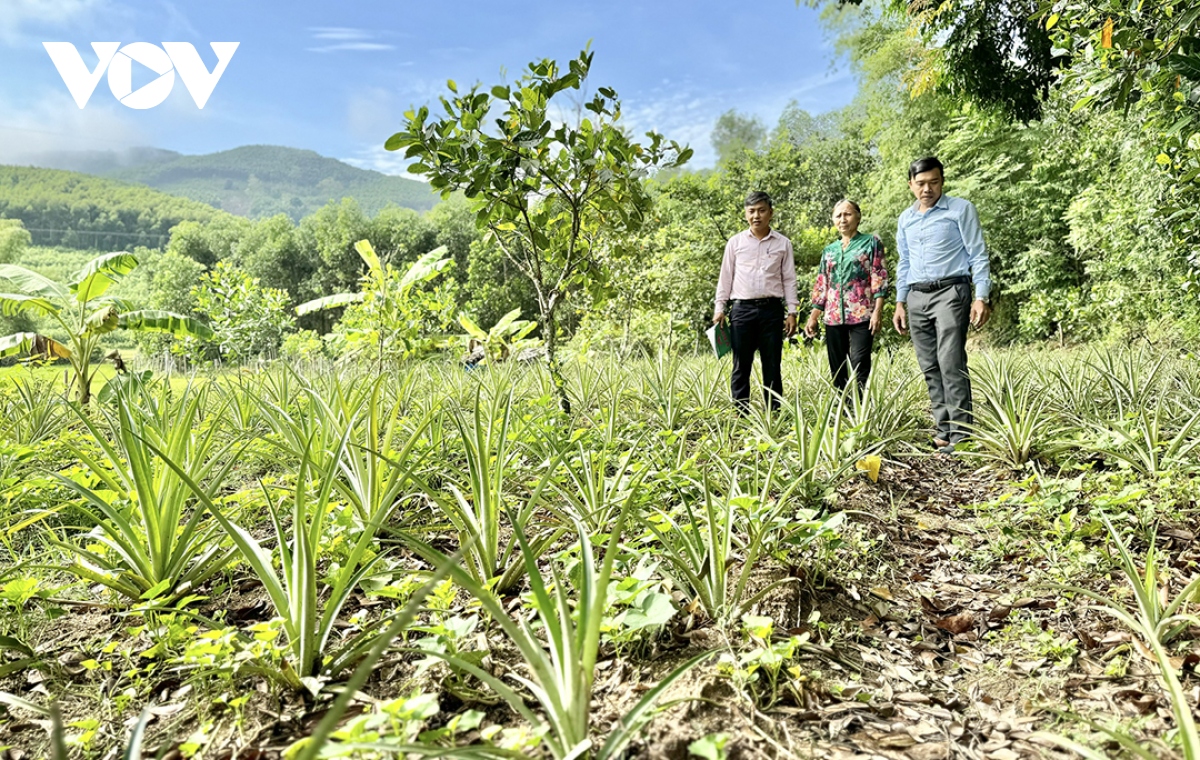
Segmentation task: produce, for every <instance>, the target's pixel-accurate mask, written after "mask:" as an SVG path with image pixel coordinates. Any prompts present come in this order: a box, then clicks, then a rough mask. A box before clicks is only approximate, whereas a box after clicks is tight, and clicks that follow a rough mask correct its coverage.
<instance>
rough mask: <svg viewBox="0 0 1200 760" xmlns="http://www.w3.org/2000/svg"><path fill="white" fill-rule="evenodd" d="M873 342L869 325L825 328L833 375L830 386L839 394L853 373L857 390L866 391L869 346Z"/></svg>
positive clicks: (869, 367) (826, 348)
mask: <svg viewBox="0 0 1200 760" xmlns="http://www.w3.org/2000/svg"><path fill="white" fill-rule="evenodd" d="M874 342H875V336H873V335H871V323H870V322H860V323H858V324H856V325H826V326H825V351H826V353H828V354H829V371H830V372H832V373H833V384H834V386H836V387H837V389H838V390H842V389H843V388H845V387H846V383H847V382H849V380H850V370H852V369H853V370H854V376H855V378H857V380H858V387H859V389H862V388H865V387H866V385H867V376H868V375H870V374H871V345H872V344H873V343H874Z"/></svg>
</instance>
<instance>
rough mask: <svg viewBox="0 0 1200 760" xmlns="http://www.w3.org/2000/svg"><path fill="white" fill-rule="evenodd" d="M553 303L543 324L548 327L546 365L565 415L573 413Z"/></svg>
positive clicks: (544, 317)
mask: <svg viewBox="0 0 1200 760" xmlns="http://www.w3.org/2000/svg"><path fill="white" fill-rule="evenodd" d="M555 305H557V304H556V303H554V302H553V301H552V302H551V304H550V306H549V308H547V309H545V311H544V313H543V315H542V317H543V319H542V323H543V324H544V325H545V326H546V364H547V366H548V368H549V370H550V382H552V383H554V390H555V391H556V392H557V393H558V404H559V406H560V407H561V408H562V411H563V414H570V413H571V399H570V398H568V397H567V380H566V378H564V377H563V373H562V366H560V365H559V363H558V323H557V322H556V321H555V319H554V307H555Z"/></svg>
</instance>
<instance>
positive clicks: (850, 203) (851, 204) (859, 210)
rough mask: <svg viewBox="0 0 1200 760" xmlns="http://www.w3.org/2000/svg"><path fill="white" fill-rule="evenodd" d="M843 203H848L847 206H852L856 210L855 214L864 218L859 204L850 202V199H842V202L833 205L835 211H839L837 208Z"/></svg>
mask: <svg viewBox="0 0 1200 760" xmlns="http://www.w3.org/2000/svg"><path fill="white" fill-rule="evenodd" d="M843 203H846V204H849V205H850V206H852V207H853V208H854V213H856V214H858V215H859V216H862V209H861V208H859V206H858V204H857V203H855V202H854V201H852V200H850V199H849V198H842V199H841V200H840V201H838V202H837V203H835V204H833V210H834V211H837V207H838V206H840V205H842V204H843Z"/></svg>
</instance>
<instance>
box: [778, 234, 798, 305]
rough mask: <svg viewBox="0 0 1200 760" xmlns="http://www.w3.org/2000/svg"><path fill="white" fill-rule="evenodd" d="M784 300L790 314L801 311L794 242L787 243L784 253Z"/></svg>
mask: <svg viewBox="0 0 1200 760" xmlns="http://www.w3.org/2000/svg"><path fill="white" fill-rule="evenodd" d="M781 274H782V276H783V300H784V301H785V302H786V303H787V310H788V314H795V313H796V312H797V311H799V310H800V298H799V296H797V295H796V254H795V251H793V250H792V241H790V240H789V241H787V246H786V247H785V250H784V252H783V272H781Z"/></svg>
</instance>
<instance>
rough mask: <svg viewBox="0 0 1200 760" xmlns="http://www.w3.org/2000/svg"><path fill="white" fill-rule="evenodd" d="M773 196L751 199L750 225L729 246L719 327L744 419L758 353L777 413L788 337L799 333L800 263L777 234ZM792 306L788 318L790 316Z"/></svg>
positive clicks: (720, 286)
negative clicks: (724, 329)
mask: <svg viewBox="0 0 1200 760" xmlns="http://www.w3.org/2000/svg"><path fill="white" fill-rule="evenodd" d="M774 213H775V211H774V208H773V206H772V204H771V196H769V195H767V194H766V193H764V192H753V193H750V195H748V196H746V223H747V224H748V225H749V229H747V230H745V231H743V232H739V233H738V234H736V235H734V236H733V237H731V238H730V239H729V242H728V243H727V244H726V245H725V258H724V260H723V261H722V262H721V277H720V279H719V280H718V281H717V303H716V307H715V309H714V311H713V324H714V325H715V324H720V323H722V322H724V321H725V310H726V305H727V304H731V305H732V306H731V308H730V309H729V338H730V344H731V345H732V348H733V377H732V379H731V381H730V389H731V391H732V394H733V403H734V404H735V405H736V406H737V409H738V412H739V413H740V414H745V413H746V411H747V410H748V409H749V407H750V370H751V368H752V367H753V366H754V353H755V352H756V351H757V352H758V355H759V359H760V361H761V362H762V380H763V399H764V400H765V401H766V404H767V407H768V408H769V409H771V410H772V411H774V410H777V409H778V408H779V403H780V401H781V400H782V398H783V375H782V372H781V370H780V364H781V362H782V360H783V338H784V335H785V334H786V335H787V337H789V338H790V337H791V336H792V335H795V334H796V311H797V309H798V308H799V306H800V302H799V300H798V299H797V298H796V260H795V256H794V255H793V253H792V241H790V240H788V239H787V238H786V237H784V236H783V235H780V234H779V233H778V232H776V231H775V230H773V229H771V217H772V216H773V215H774ZM785 305H786V316H785Z"/></svg>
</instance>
